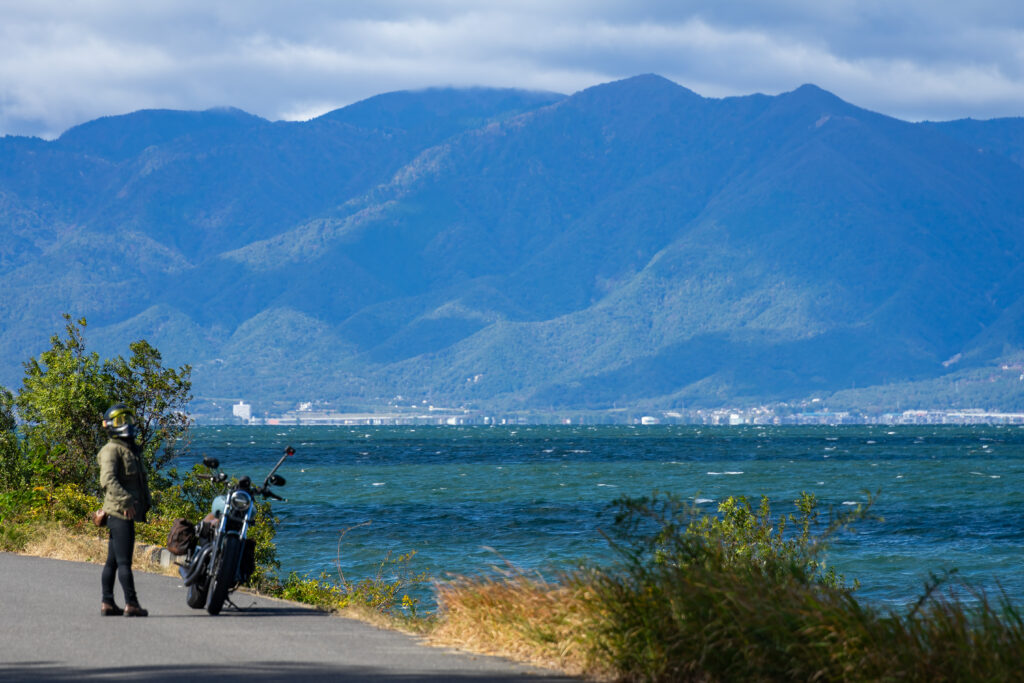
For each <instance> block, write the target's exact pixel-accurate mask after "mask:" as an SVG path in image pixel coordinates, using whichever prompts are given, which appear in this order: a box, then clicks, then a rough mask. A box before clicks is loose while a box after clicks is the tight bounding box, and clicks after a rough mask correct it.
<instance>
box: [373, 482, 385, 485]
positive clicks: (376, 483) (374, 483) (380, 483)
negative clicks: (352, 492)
mask: <svg viewBox="0 0 1024 683" xmlns="http://www.w3.org/2000/svg"><path fill="white" fill-rule="evenodd" d="M386 483H387V482H383V481H375V482H373V486H384V484H386Z"/></svg>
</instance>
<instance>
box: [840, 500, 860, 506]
mask: <svg viewBox="0 0 1024 683" xmlns="http://www.w3.org/2000/svg"><path fill="white" fill-rule="evenodd" d="M843 505H860V503H858V502H857V501H855V500H844V501H843Z"/></svg>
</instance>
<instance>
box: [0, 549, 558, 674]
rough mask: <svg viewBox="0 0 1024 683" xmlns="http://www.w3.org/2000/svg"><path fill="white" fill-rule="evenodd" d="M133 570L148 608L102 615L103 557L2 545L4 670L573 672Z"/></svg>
mask: <svg viewBox="0 0 1024 683" xmlns="http://www.w3.org/2000/svg"><path fill="white" fill-rule="evenodd" d="M135 582H136V588H137V589H138V592H139V599H140V601H141V602H142V604H143V606H144V607H146V608H147V609H149V612H150V616H149V617H147V618H145V619H139V618H134V619H129V618H126V617H101V616H100V614H99V604H100V598H99V595H100V567H99V565H95V564H86V563H80V562H64V561H60V560H48V559H41V558H36V557H23V556H20V555H12V554H10V553H0V681H20V680H39V681H71V680H75V681H99V680H120V681H124V680H136V679H145V680H152V681H172V680H173V681H175V682H176V683H200V682H206V681H218V682H222V683H223V682H235V681H276V680H298V681H342V682H349V681H442V680H443V681H451V680H454V681H464V682H467V683H468V682H475V681H520V682H522V681H527V682H529V681H538V682H539V681H566V680H571V679H567V678H564V677H561V676H558V675H556V674H553V673H551V672H548V671H544V670H540V669H535V668H531V667H527V666H522V665H519V664H515V663H513V662H509V661H506V660H503V659H500V658H496V657H483V656H474V655H468V654H464V653H458V652H454V651H450V650H444V649H439V648H432V647H427V646H424V645H422V644H420V643H419V642H418V641H417V640H416V639H415V638H413V637H410V636H406V635H404V634H401V633H395V632H393V631H385V630H381V629H377V628H375V627H373V626H368V625H366V624H363V623H361V622H358V621H353V620H351V619H342V618H339V617H332V616H328V615H326V614H324V613H323V612H318V611H316V610H312V609H307V608H304V607H301V606H296V605H294V604H292V603H288V602H283V601H278V600H271V599H265V598H254V597H252V596H249V595H238V596H237V600H236V602H237V603H238V604H239V605H241V606H243V607H248V609H246V610H245V611H241V612H240V611H235V610H233V609H231V608H230V607H228V608H227V609H225V611H224V612H222V613H221V615H220V616H217V617H211V616H209V615H207V614H206V612H205V611H197V610H192V609H190V608H189V607H187V606H186V605H185V591H184V588H182V587H181V581H180V580H178V579H175V578H172V577H166V576H158V575H154V574H145V573H143V572H138V571H137V572H135ZM116 595H117V596H118V599H119V600H120V598H121V589H120V587H118V588H117V589H116ZM253 603H255V604H253ZM250 605H251V607H250Z"/></svg>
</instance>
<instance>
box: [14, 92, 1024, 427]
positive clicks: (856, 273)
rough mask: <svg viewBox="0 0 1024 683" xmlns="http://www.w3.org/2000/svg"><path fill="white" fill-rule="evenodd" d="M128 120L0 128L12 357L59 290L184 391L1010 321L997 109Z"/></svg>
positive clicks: (1009, 137)
mask: <svg viewBox="0 0 1024 683" xmlns="http://www.w3.org/2000/svg"><path fill="white" fill-rule="evenodd" d="M179 114H180V115H179ZM126 117H128V118H124V117H107V118H105V119H101V120H98V121H99V122H89V123H87V124H83V125H82V126H78V127H75V128H73V129H71V130H69V131H68V132H67V133H65V135H63V136H61V138H58V139H57V140H56V141H53V142H52V143H48V144H46V145H42V146H40V145H37V144H36V143H33V142H32V141H27V142H26V141H23V140H18V141H11V140H9V139H7V138H5V139H3V140H0V216H2V217H3V218H2V219H3V220H4V222H5V223H6V224H7V225H9V226H11V230H9V231H5V232H6V233H7V234H6V236H5V237H0V283H2V286H3V287H4V289H5V290H7V291H11V292H15V296H14V297H13V299H12V301H9V302H6V303H0V313H2V314H3V319H4V320H7V321H8V322H6V323H0V348H2V349H3V350H4V355H5V357H15V353H20V355H21V357H27V356H28V355H31V354H32V353H33V351H32V347H31V346H30V342H31V341H32V340H36V341H35V342H34V343H35V346H36V347H40V346H41V345H40V344H39V341H38V340H39V339H41V338H44V335H45V334H47V333H49V332H52V331H53V324H54V322H53V321H54V319H55V318H56V317H58V316H59V313H60V312H61V311H63V310H69V311H70V312H72V313H73V314H74V315H76V316H77V315H86V317H88V318H89V320H90V331H89V334H90V337H91V338H95V339H96V341H97V343H98V344H99V346H100V347H101V348H103V349H104V350H108V349H109V350H115V349H117V348H119V347H126V345H127V339H129V338H131V337H133V336H145V337H147V338H150V341H152V342H154V343H156V344H157V345H158V346H159V347H160V348H161V349H163V350H164V351H165V353H166V355H167V357H168V359H171V360H173V362H179V363H180V362H190V363H193V364H194V365H195V366H196V376H195V378H196V386H197V392H198V393H200V394H201V395H219V396H224V395H245V396H249V397H251V398H253V399H255V400H263V401H267V400H271V399H273V398H281V399H289V400H300V399H306V400H308V399H310V398H324V399H333V400H338V401H342V402H349V403H351V402H353V401H356V402H358V401H363V402H368V403H373V402H383V401H387V400H389V399H390V398H391V397H392V396H394V395H397V394H402V395H403V396H415V397H429V398H431V399H437V400H444V401H448V402H452V403H472V404H478V405H490V406H499V407H508V408H531V407H536V406H545V407H558V406H562V407H565V408H601V407H608V406H610V405H622V404H628V403H639V404H642V403H649V404H658V405H664V406H668V407H671V406H672V405H677V404H681V403H685V404H687V405H704V404H706V405H712V404H714V405H717V404H720V403H722V402H728V401H769V400H790V399H796V398H799V397H801V396H805V395H809V394H812V393H819V394H820V393H826V394H827V393H829V392H839V391H844V390H845V392H846V394H844V395H848V391H849V387H850V386H851V385H854V386H858V387H871V386H881V385H885V384H890V383H892V382H894V381H899V382H910V383H913V382H916V381H922V382H923V381H928V382H934V381H936V380H941V379H942V378H943V377H953V376H954V375H955V373H957V372H961V371H963V370H965V369H970V368H977V367H983V366H987V365H992V366H998V365H999V364H1000V363H1001V362H1003V360H1004V359H1006V358H1010V357H1014V354H1016V353H1018V352H1019V351H1020V350H1021V348H1022V345H1024V333H1022V332H1020V330H1022V329H1024V325H1022V323H1021V322H1020V321H1021V320H1024V317H1022V314H1021V312H1020V311H1021V310H1024V309H1022V308H1021V304H1020V302H1021V301H1024V290H1022V289H1021V287H1022V286H1024V277H1022V276H1021V274H1020V273H1021V272H1022V271H1021V269H1020V267H1019V266H1018V265H1017V264H1018V263H1019V262H1020V254H1021V250H1022V248H1024V244H1022V241H1024V231H1022V230H1021V228H1022V227H1024V224H1022V218H1021V217H1022V216H1024V192H1022V191H1021V190H1024V167H1022V166H1021V163H1020V161H1019V160H1018V158H1017V155H1018V153H1019V150H1020V149H1021V147H1019V145H1021V144H1022V142H1021V141H1024V136H1020V137H1018V133H1019V132H1020V131H1024V126H1018V123H1017V120H1013V119H1011V120H998V121H996V122H979V123H978V124H975V123H969V124H965V123H963V122H946V123H921V124H915V123H908V122H904V121H899V120H897V119H892V118H889V117H886V116H884V115H882V114H878V113H875V112H871V111H868V110H865V109H861V108H859V107H856V106H855V105H853V104H850V103H848V102H845V101H843V100H841V99H840V98H838V97H836V96H835V95H833V94H831V93H829V92H827V91H825V90H822V89H820V88H818V87H817V86H813V85H809V84H808V85H804V86H801V87H799V88H797V89H795V90H793V91H790V92H789V93H783V94H781V95H778V96H774V97H772V96H765V95H754V96H747V97H733V98H725V99H711V98H704V97H701V96H700V95H698V94H696V93H694V92H692V91H690V90H688V89H686V88H684V87H683V86H680V85H678V84H675V83H673V82H671V81H669V80H667V79H664V78H662V77H660V76H657V75H653V74H647V75H642V76H638V77H634V78H631V79H625V80H623V81H617V82H613V83H607V84H600V85H597V86H594V87H591V88H587V89H585V90H582V91H580V92H579V93H575V94H573V95H570V96H561V95H557V94H553V93H527V92H525V91H517V90H489V89H468V90H459V89H451V88H438V89H430V90H427V91H419V92H405V93H390V94H384V95H380V96H377V97H375V98H370V99H369V100H364V101H363V102H361V103H356V104H354V105H350V106H349V107H346V108H342V109H340V110H336V111H333V112H329V113H327V114H325V115H323V116H321V117H318V118H316V119H312V120H310V121H308V122H305V123H288V124H282V123H280V122H268V121H265V120H263V119H259V118H258V117H252V116H251V115H248V114H245V113H244V112H240V111H238V110H231V109H226V110H215V111H209V112H199V113H196V112H179V113H172V114H167V113H158V114H153V113H146V114H141V113H140V114H139V115H138V116H136V117H134V118H132V117H133V115H126ZM147 117H148V119H147ZM164 119H167V120H168V121H169V122H166V123H165V125H164V127H163V128H160V127H159V126H157V128H156V129H155V130H154V129H152V128H153V126H155V125H156V123H155V122H159V121H162V120H164ZM144 121H148V122H147V123H145V125H143V123H141V122H144ZM1022 121H1024V120H1022ZM189 122H191V123H190V124H189V125H193V126H195V128H194V129H189V128H188V127H187V126H186V125H185V124H186V123H189ZM232 122H233V123H232ZM128 123H132V124H133V125H135V128H132V126H127V128H124V127H120V126H122V124H128ZM224 126H227V129H225V128H224ZM137 129H141V132H140V130H137ZM183 131H184V132H183ZM204 131H206V132H205V133H204ZM119 135H120V136H121V137H118V136H119ZM204 135H207V136H208V137H205V138H204ZM83 140H90V141H91V142H90V144H91V145H92V147H89V146H88V145H85V144H84V142H83ZM143 143H147V144H145V146H143ZM148 143H152V144H148ZM87 148H88V149H87ZM33 150H34V151H35V155H34V156H33V155H32V154H30V152H31V151H33ZM90 150H91V153H90ZM97 150H99V151H103V150H107V151H106V152H105V153H106V157H102V158H101V157H98V156H97V154H96V152H97ZM40 151H41V152H42V154H40V153H39V152H40ZM129 152H132V153H131V154H129ZM40 156H41V157H42V160H41V161H40V159H39V157H40ZM83 169H92V170H93V171H94V176H95V177H89V176H88V174H84V171H83ZM83 174H84V177H86V180H77V178H79V177H80V176H83ZM33 179H34V180H33ZM47 182H53V183H56V186H57V189H59V188H60V187H65V188H66V192H58V191H56V189H55V188H52V187H51V188H47V187H43V185H44V184H45V183H47ZM53 217H57V218H58V220H50V219H52V218H53ZM110 237H114V238H115V242H117V245H116V246H112V247H107V248H104V247H103V246H102V245H104V244H106V243H107V241H108V239H109V238H110ZM32 245H36V246H32ZM39 245H45V246H42V247H41V246H39ZM132 245H135V246H132ZM4 264H7V265H6V266H5V265H4ZM52 273H58V274H59V277H58V279H57V281H56V283H50V284H47V282H48V281H49V280H52ZM90 283H92V284H90ZM125 292H130V294H131V296H130V297H125V296H124V293H125ZM26 319H27V320H29V323H28V324H25V323H22V324H14V323H13V321H15V320H18V321H24V320H26ZM289 327H290V328H293V329H294V330H297V332H295V333H294V334H291V335H290V334H289V333H288V328H289ZM296 336H298V337H299V338H296ZM954 357H958V358H961V359H962V360H960V361H958V362H957V363H953V364H951V365H944V363H946V362H947V361H949V360H950V359H951V358H954ZM6 373H7V374H6V375H0V383H10V382H11V381H12V378H13V376H14V373H13V372H12V370H11V368H7V369H6ZM304 392H305V393H304ZM999 392H1000V393H999V395H998V396H999V398H998V400H1001V401H1004V402H1009V403H1012V404H1013V405H1017V402H1020V401H1021V398H1022V396H1021V392H1020V389H1019V388H1014V387H1003V386H1002V385H1000V386H999ZM993 400H996V399H995V398H993Z"/></svg>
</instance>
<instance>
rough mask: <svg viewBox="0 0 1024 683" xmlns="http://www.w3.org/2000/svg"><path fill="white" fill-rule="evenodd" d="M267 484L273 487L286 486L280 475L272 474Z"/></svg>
mask: <svg viewBox="0 0 1024 683" xmlns="http://www.w3.org/2000/svg"><path fill="white" fill-rule="evenodd" d="M267 483H268V484H271V485H273V486H284V483H285V479H284V477H282V476H281V475H280V474H272V475H270V478H269V479H268V480H267Z"/></svg>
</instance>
